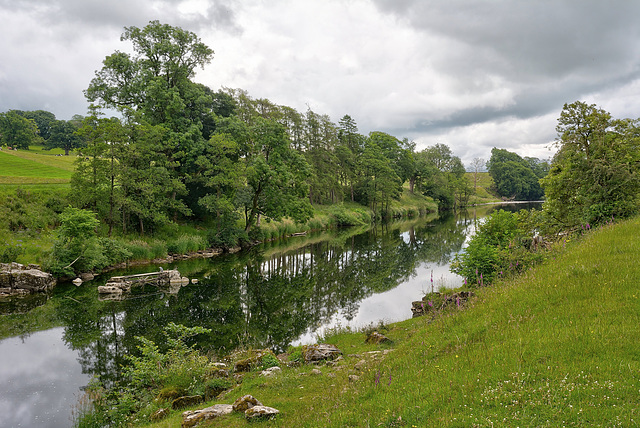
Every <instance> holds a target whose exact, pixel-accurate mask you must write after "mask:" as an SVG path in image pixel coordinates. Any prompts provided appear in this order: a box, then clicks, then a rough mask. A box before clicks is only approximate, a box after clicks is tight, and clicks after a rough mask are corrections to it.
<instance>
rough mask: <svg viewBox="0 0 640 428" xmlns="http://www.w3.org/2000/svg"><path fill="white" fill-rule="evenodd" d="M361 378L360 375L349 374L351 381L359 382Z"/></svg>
mask: <svg viewBox="0 0 640 428" xmlns="http://www.w3.org/2000/svg"><path fill="white" fill-rule="evenodd" d="M359 380H360V376H358V375H354V374H352V375H349V382H357V381H359Z"/></svg>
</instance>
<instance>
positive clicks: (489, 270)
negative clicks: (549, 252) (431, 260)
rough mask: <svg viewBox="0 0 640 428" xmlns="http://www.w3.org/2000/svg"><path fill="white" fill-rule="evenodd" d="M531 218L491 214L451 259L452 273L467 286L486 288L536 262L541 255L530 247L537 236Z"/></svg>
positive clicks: (524, 213)
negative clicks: (461, 250) (462, 249)
mask: <svg viewBox="0 0 640 428" xmlns="http://www.w3.org/2000/svg"><path fill="white" fill-rule="evenodd" d="M531 217H532V215H531V214H529V212H527V211H521V212H520V213H510V212H507V211H504V210H499V211H495V212H493V213H491V214H490V215H489V216H488V217H487V218H486V219H485V222H484V223H482V224H481V225H479V226H478V230H477V232H476V234H475V235H474V236H473V237H472V238H471V240H470V241H469V245H468V246H467V248H466V249H465V250H464V252H463V253H460V254H457V255H456V256H455V257H454V260H453V262H452V263H451V271H452V272H454V273H457V274H458V275H460V276H462V277H463V278H464V279H465V283H466V284H467V285H469V286H477V285H487V284H490V283H492V282H493V281H494V280H495V279H496V278H497V277H500V276H506V275H509V274H513V273H515V272H520V271H522V270H523V269H525V268H527V267H530V266H531V265H533V264H536V263H537V262H539V261H540V260H541V259H542V258H543V257H542V256H541V252H540V251H537V250H538V249H537V248H535V247H534V246H532V245H531V242H532V238H533V236H534V234H535V233H536V232H535V230H534V227H535V226H534V225H535V222H533V221H532V220H531Z"/></svg>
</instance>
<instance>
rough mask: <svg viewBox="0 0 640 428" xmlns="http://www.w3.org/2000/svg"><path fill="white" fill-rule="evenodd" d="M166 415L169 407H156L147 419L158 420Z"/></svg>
mask: <svg viewBox="0 0 640 428" xmlns="http://www.w3.org/2000/svg"><path fill="white" fill-rule="evenodd" d="M167 416H169V409H158V410H156V411H155V412H154V413H153V414H152V415H151V416H149V419H151V422H158V421H160V420H162V419H164V418H166V417H167Z"/></svg>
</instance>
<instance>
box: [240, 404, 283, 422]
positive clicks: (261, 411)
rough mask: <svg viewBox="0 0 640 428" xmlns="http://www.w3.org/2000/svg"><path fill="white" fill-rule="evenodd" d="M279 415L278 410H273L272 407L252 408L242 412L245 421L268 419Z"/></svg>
mask: <svg viewBox="0 0 640 428" xmlns="http://www.w3.org/2000/svg"><path fill="white" fill-rule="evenodd" d="M278 413H280V411H279V410H276V409H274V408H273V407H267V406H254V407H252V408H250V409H247V410H246V411H245V412H244V415H245V417H246V418H247V419H249V420H253V419H270V418H272V417H274V416H275V415H277V414H278Z"/></svg>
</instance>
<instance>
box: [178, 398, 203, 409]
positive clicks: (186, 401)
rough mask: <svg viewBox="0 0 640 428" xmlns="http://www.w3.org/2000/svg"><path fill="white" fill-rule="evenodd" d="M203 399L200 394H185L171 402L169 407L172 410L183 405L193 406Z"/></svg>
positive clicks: (182, 407) (183, 406)
mask: <svg viewBox="0 0 640 428" xmlns="http://www.w3.org/2000/svg"><path fill="white" fill-rule="evenodd" d="M203 401H204V398H203V397H202V395H186V396H184V397H178V398H176V399H175V400H173V401H172V402H171V408H172V409H173V410H178V409H184V408H185V407H189V406H195V405H196V404H200V403H202V402H203Z"/></svg>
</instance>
